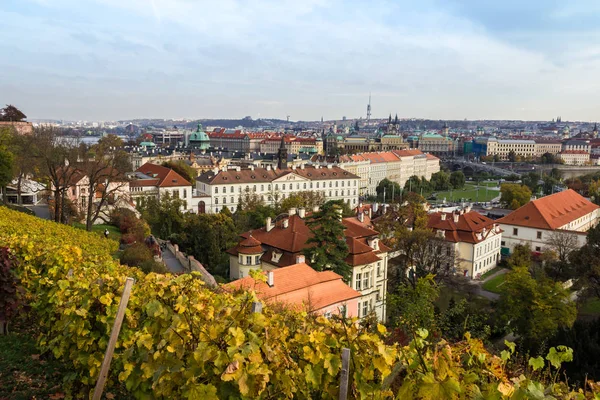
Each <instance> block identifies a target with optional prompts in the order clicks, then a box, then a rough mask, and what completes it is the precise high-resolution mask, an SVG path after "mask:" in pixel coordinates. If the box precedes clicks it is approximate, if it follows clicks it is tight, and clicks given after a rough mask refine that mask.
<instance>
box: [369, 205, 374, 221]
mask: <svg viewBox="0 0 600 400" xmlns="http://www.w3.org/2000/svg"><path fill="white" fill-rule="evenodd" d="M372 208H373V207H369V219H371V218H372V215H373V210H372Z"/></svg>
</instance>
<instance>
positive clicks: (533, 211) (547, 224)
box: [496, 189, 599, 229]
mask: <svg viewBox="0 0 600 400" xmlns="http://www.w3.org/2000/svg"><path fill="white" fill-rule="evenodd" d="M598 208H599V207H598V206H597V205H596V204H594V203H592V202H590V201H588V200H586V199H585V198H584V197H583V196H581V195H580V194H578V193H577V192H575V191H574V190H573V189H568V190H565V191H563V192H558V193H554V194H552V195H550V196H546V197H542V198H540V199H537V200H533V201H530V202H529V203H527V204H525V205H524V206H522V207H520V208H518V209H516V210H515V211H513V212H511V213H510V214H508V215H507V216H505V217H504V218H500V219H498V220H496V222H498V223H500V224H505V225H516V226H525V227H530V228H541V229H558V228H560V227H561V226H564V225H566V224H568V223H570V222H572V221H575V220H576V219H578V218H581V217H583V216H584V215H587V214H589V213H591V212H592V211H594V210H596V209H598Z"/></svg>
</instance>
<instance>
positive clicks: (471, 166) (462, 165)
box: [444, 160, 521, 176]
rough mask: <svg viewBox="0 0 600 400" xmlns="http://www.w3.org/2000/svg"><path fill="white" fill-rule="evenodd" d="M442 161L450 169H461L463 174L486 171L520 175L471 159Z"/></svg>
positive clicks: (470, 174)
mask: <svg viewBox="0 0 600 400" xmlns="http://www.w3.org/2000/svg"><path fill="white" fill-rule="evenodd" d="M444 163H445V164H446V166H447V167H448V168H449V169H450V170H451V171H463V172H464V174H465V175H467V176H472V175H474V174H475V173H476V172H487V173H489V174H492V175H497V176H509V175H517V176H521V174H520V173H518V172H516V171H512V170H508V169H504V168H498V167H494V166H492V165H490V164H481V163H474V162H471V161H464V160H447V161H444Z"/></svg>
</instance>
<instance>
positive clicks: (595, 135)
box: [592, 123, 598, 139]
mask: <svg viewBox="0 0 600 400" xmlns="http://www.w3.org/2000/svg"><path fill="white" fill-rule="evenodd" d="M592 136H593V137H594V139H596V138H597V137H598V123H594V129H593V130H592Z"/></svg>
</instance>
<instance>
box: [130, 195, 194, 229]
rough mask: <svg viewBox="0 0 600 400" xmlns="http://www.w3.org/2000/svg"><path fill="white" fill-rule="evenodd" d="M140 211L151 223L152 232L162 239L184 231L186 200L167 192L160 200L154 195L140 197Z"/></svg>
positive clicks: (149, 223)
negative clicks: (183, 210) (183, 211)
mask: <svg viewBox="0 0 600 400" xmlns="http://www.w3.org/2000/svg"><path fill="white" fill-rule="evenodd" d="M140 200H141V201H140V204H139V205H138V211H139V212H140V213H141V214H142V216H143V217H144V219H145V220H146V221H147V222H148V225H150V229H151V230H152V233H153V234H155V235H156V236H158V237H160V238H162V239H169V238H170V237H171V236H172V235H174V234H177V233H180V232H182V231H183V222H184V221H183V213H182V212H181V210H182V208H183V206H184V201H183V200H182V199H179V198H176V197H173V196H172V195H171V193H169V192H165V193H164V194H162V195H161V196H160V201H159V200H158V199H157V198H156V197H153V196H148V197H145V198H141V199H140Z"/></svg>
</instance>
